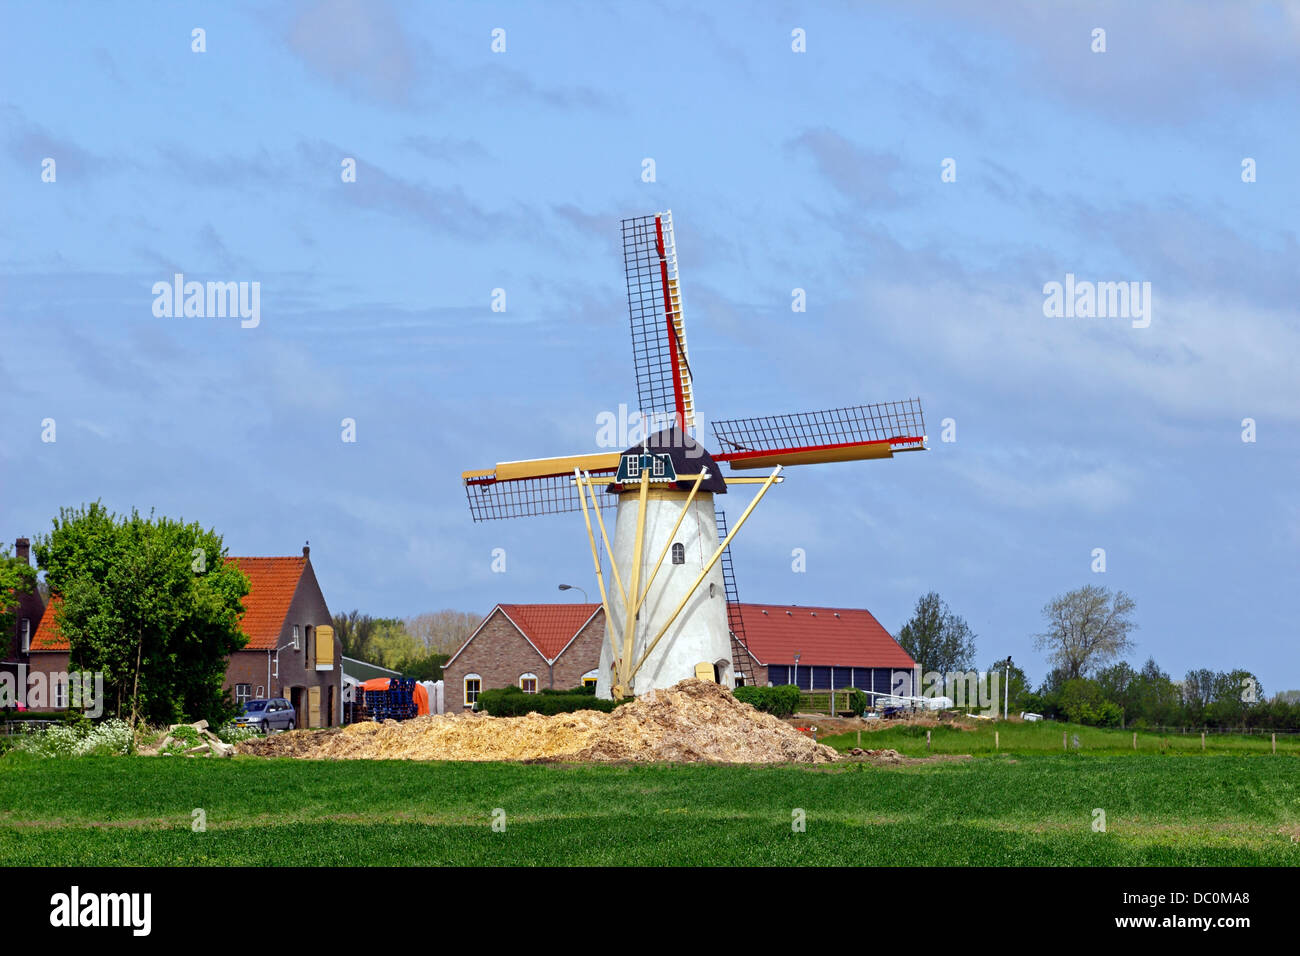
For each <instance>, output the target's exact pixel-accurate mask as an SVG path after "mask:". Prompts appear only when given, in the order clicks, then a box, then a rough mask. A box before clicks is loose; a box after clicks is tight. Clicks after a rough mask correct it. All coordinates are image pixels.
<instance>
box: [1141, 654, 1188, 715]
mask: <svg viewBox="0 0 1300 956" xmlns="http://www.w3.org/2000/svg"><path fill="white" fill-rule="evenodd" d="M1131 693H1132V699H1133V708H1134V709H1133V711H1132V712H1131V713H1130V714H1129V715H1128V716H1129V717H1130V718H1131V719H1130V721H1129V723H1131V724H1132V725H1133V726H1136V727H1173V726H1177V725H1178V724H1179V723H1180V722H1181V720H1182V718H1183V715H1184V707H1183V699H1182V693H1183V691H1182V688H1181V687H1180V686H1179V685H1178V684H1176V683H1174V681H1173V680H1171V679H1170V677H1169V675H1168V674H1166V673H1165V672H1164V671H1162V670H1161V669H1160V667H1159V666H1158V665H1157V664H1156V661H1155V658H1153V657H1148V658H1147V662H1146V663H1145V664H1143V665H1142V669H1141V670H1140V671H1138V673H1137V676H1136V677H1135V678H1133V684H1132V688H1131Z"/></svg>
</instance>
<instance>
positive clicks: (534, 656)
mask: <svg viewBox="0 0 1300 956" xmlns="http://www.w3.org/2000/svg"><path fill="white" fill-rule="evenodd" d="M740 609H741V623H742V625H743V628H744V631H745V639H746V644H744V645H742V644H740V643H739V642H738V641H736V640H734V638H733V641H732V653H733V658H736V659H737V666H736V667H735V668H734V669H735V672H736V674H737V676H738V677H739V676H740V675H742V674H744V675H752V677H753V681H752V682H753V683H754V684H757V685H758V686H765V685H767V684H794V683H797V684H798V685H799V686H800V687H802V688H803V689H805V690H831V689H835V690H842V689H844V688H847V687H857V688H859V689H861V690H867V691H871V690H874V691H878V692H880V693H886V694H888V693H895V694H904V695H910V694H911V693H912V688H913V686H914V685H915V668H916V662H915V661H913V660H912V658H911V657H910V656H909V655H908V653H907V652H906V651H905V650H903V648H902V647H901V646H900V645H899V643H898V642H897V641H896V640H894V638H893V637H892V636H891V635H890V633H889V632H888V631H886V630H885V629H884V628H883V627H882V626H881V624H880V622H879V621H877V620H876V619H875V617H874V616H873V615H872V614H871V612H870V611H867V610H864V609H857V608H825V607H796V606H792V607H780V606H776V605H764V604H741V605H740ZM604 640H605V614H604V609H603V608H602V607H601V606H600V605H599V604H498V605H497V606H496V607H495V608H493V609H492V611H491V613H489V614H488V616H487V617H486V618H484V619H483V622H482V623H481V624H480V625H479V626H478V628H477V629H476V630H475V631H474V633H473V634H471V635H470V636H469V639H468V640H466V641H465V643H464V644H462V645H461V647H460V649H459V650H458V651H456V653H455V654H454V655H452V658H451V660H450V661H448V662H447V664H446V666H445V667H444V668H443V678H444V680H445V681H446V684H445V687H446V695H447V698H446V699H447V709H448V710H449V711H451V710H454V709H455V708H456V707H457V706H459V707H460V708H461V709H468V708H469V707H471V706H472V705H473V703H474V701H475V700H476V699H477V696H478V693H479V692H480V691H483V690H488V689H490V688H493V687H506V686H508V685H515V686H518V687H522V688H524V689H525V690H527V689H529V688H531V689H532V690H534V691H536V690H540V689H541V688H543V687H554V688H557V689H561V690H563V689H566V688H569V687H576V686H577V685H578V684H579V683H586V682H588V681H590V682H591V683H593V684H594V683H595V680H596V671H597V668H599V666H600V646H601V642H602V641H604ZM795 654H798V655H799V661H798V665H797V667H796V663H795V659H794V655H795ZM740 655H745V656H746V660H745V661H744V663H741V662H740V661H739V656H740ZM749 682H750V681H748V680H746V681H745V683H749Z"/></svg>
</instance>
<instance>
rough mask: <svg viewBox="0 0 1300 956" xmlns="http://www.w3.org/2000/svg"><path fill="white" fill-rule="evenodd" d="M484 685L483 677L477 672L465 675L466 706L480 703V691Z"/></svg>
mask: <svg viewBox="0 0 1300 956" xmlns="http://www.w3.org/2000/svg"><path fill="white" fill-rule="evenodd" d="M482 687H483V679H482V678H481V677H479V676H478V675H477V674H466V675H465V706H466V707H473V706H474V705H475V704H476V703H478V692H479V690H480V689H481V688H482Z"/></svg>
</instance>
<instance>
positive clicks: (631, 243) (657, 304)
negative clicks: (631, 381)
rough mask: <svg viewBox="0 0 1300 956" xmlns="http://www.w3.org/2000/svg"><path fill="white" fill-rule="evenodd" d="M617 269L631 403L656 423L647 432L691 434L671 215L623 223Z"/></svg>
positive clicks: (691, 409) (690, 398)
mask: <svg viewBox="0 0 1300 956" xmlns="http://www.w3.org/2000/svg"><path fill="white" fill-rule="evenodd" d="M623 269H624V272H625V274H626V276H627V308H628V317H629V319H630V320H631V323H632V358H633V361H634V363H635V367H636V388H637V400H638V403H639V406H640V409H641V414H642V415H647V416H655V417H656V418H657V419H658V422H657V424H655V425H653V426H651V427H649V428H648V429H647V431H657V430H658V428H659V427H667V426H670V425H673V424H676V426H677V427H678V428H683V429H687V430H689V429H693V428H694V427H695V398H694V395H693V394H692V391H691V365H690V361H689V359H688V357H687V352H686V325H685V322H684V319H683V315H682V293H681V288H680V286H679V285H678V281H677V243H676V239H675V238H674V236H673V214H672V212H671V211H669V212H662V213H657V214H655V215H653V216H638V217H636V218H633V219H624V220H623Z"/></svg>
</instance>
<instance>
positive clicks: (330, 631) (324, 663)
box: [316, 624, 334, 671]
mask: <svg viewBox="0 0 1300 956" xmlns="http://www.w3.org/2000/svg"><path fill="white" fill-rule="evenodd" d="M316 669H317V670H318V671H332V670H333V669H334V628H332V627H330V626H329V625H328V624H321V625H319V626H318V627H317V628H316Z"/></svg>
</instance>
